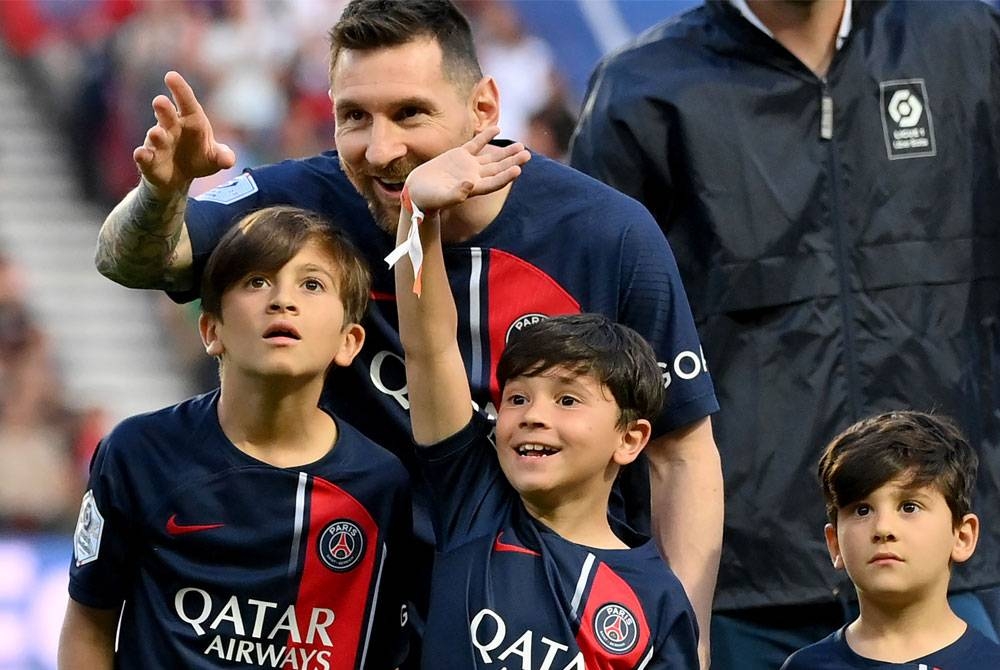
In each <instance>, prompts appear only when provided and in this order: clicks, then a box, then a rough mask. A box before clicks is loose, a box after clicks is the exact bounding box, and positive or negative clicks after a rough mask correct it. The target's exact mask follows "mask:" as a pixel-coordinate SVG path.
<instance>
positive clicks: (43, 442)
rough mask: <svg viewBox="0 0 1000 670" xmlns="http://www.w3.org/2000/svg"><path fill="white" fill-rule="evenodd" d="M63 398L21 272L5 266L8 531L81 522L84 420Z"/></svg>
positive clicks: (1, 490)
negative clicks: (80, 431)
mask: <svg viewBox="0 0 1000 670" xmlns="http://www.w3.org/2000/svg"><path fill="white" fill-rule="evenodd" d="M62 395H63V394H62V387H61V384H60V382H59V378H58V375H57V374H56V370H55V366H54V363H53V360H52V358H51V354H50V351H49V347H48V341H47V339H46V338H45V336H44V334H43V333H42V332H41V330H40V329H39V328H38V326H37V325H36V324H35V323H34V320H33V319H32V317H31V315H30V314H29V312H28V309H27V307H26V306H25V301H24V290H23V284H22V282H21V280H20V276H19V274H18V271H17V268H16V267H14V265H13V264H12V263H11V262H10V261H9V260H7V259H3V258H0V527H5V528H7V529H18V530H37V529H67V528H70V527H72V524H73V522H74V521H75V517H76V508H77V505H78V503H79V499H80V495H81V493H82V486H83V481H84V479H83V474H84V473H82V472H81V469H80V468H78V467H77V461H76V454H75V453H74V449H75V448H77V445H76V444H75V443H74V438H75V437H76V433H77V430H76V429H77V418H76V417H75V416H74V414H73V413H72V412H71V411H70V410H69V409H68V408H67V406H66V404H65V402H64V401H63V397H62ZM80 448H81V449H82V445H80ZM81 457H84V458H89V454H86V453H82V454H81Z"/></svg>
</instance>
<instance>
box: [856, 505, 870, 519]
mask: <svg viewBox="0 0 1000 670" xmlns="http://www.w3.org/2000/svg"><path fill="white" fill-rule="evenodd" d="M871 511H872V508H871V507H869V506H868V505H865V504H861V505H858V506H857V507H855V508H854V514H855V516H868V514H869V512H871Z"/></svg>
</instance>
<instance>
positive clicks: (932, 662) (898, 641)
mask: <svg viewBox="0 0 1000 670" xmlns="http://www.w3.org/2000/svg"><path fill="white" fill-rule="evenodd" d="M977 466H978V459H977V457H976V454H975V452H974V451H973V450H972V448H971V447H970V446H969V444H968V442H966V441H965V439H964V438H963V437H962V435H961V434H960V433H959V431H958V429H957V428H956V427H955V426H954V425H953V424H952V423H951V421H949V420H946V419H944V418H941V417H936V416H933V415H930V414H923V413H920V412H890V413H887V414H881V415H879V416H876V417H873V418H870V419H866V420H864V421H861V422H859V423H857V424H855V425H853V426H851V427H850V428H848V429H847V430H845V431H844V432H843V433H841V434H840V435H839V436H837V437H836V438H834V440H833V441H832V442H831V443H830V444H829V446H827V448H826V451H825V452H824V453H823V456H822V458H821V459H820V463H819V477H820V481H821V483H822V486H823V495H824V497H825V498H826V509H827V515H828V516H829V519H830V523H828V524H827V525H826V529H825V531H826V543H827V546H828V547H829V549H830V557H831V559H832V560H833V566H834V567H835V568H837V569H838V570H847V574H848V575H849V576H850V578H851V581H852V582H854V586H855V589H856V590H857V594H858V606H859V609H860V614H859V616H858V618H857V619H855V620H854V621H853V622H852V623H850V624H848V625H846V626H844V627H843V628H841V629H840V630H838V631H837V632H835V633H833V634H832V635H830V636H829V637H827V638H825V639H823V640H821V641H819V642H817V643H816V644H813V645H810V646H808V647H806V648H804V649H800V650H799V651H797V652H795V653H794V654H792V655H791V656H790V657H789V658H788V660H787V661H785V664H784V665H783V666H782V670H850V669H854V668H884V669H886V670H888V669H889V668H899V669H900V670H902V669H903V668H906V669H907V670H984V669H985V668H1000V645H997V644H996V643H994V642H993V641H991V640H989V639H988V638H987V637H985V636H984V635H983V634H982V633H980V632H978V631H977V630H975V629H974V628H972V627H971V626H968V625H967V624H966V623H965V621H963V620H962V619H960V618H959V617H958V616H957V615H956V614H955V613H954V612H953V611H952V609H951V607H950V605H949V604H948V581H949V579H950V577H951V566H952V564H953V563H961V562H963V561H966V560H968V559H969V557H971V556H972V553H973V551H975V549H976V541H977V539H978V537H979V519H978V518H977V517H976V515H975V514H972V512H971V499H972V489H973V486H974V485H975V480H976V468H977Z"/></svg>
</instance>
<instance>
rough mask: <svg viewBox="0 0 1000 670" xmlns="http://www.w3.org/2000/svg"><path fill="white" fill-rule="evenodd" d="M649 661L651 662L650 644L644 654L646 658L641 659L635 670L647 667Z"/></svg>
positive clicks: (651, 648)
mask: <svg viewBox="0 0 1000 670" xmlns="http://www.w3.org/2000/svg"><path fill="white" fill-rule="evenodd" d="M651 660H653V645H652V644H650V645H649V651H647V652H646V657H645V658H643V659H642V663H640V664H639V665H637V666H635V670H642V669H643V668H645V667H646V666H647V665H649V662H650V661H651Z"/></svg>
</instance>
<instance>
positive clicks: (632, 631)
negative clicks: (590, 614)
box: [594, 603, 639, 655]
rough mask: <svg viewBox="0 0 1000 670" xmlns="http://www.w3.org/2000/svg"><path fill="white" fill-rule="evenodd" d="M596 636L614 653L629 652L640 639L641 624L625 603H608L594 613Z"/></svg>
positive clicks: (601, 643)
mask: <svg viewBox="0 0 1000 670" xmlns="http://www.w3.org/2000/svg"><path fill="white" fill-rule="evenodd" d="M594 636H595V637H596V638H597V641H598V642H599V643H600V645H601V646H602V647H604V648H605V649H607V650H608V651H610V652H611V653H612V654H617V655H622V654H627V653H629V652H630V651H632V649H634V648H635V645H636V643H637V642H638V641H639V624H638V623H637V622H636V620H635V616H634V615H633V614H632V613H631V612H629V611H628V609H627V608H626V607H625V606H624V605H619V604H618V603H608V604H607V605H604V606H603V607H601V609H599V610H597V614H595V615H594Z"/></svg>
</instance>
